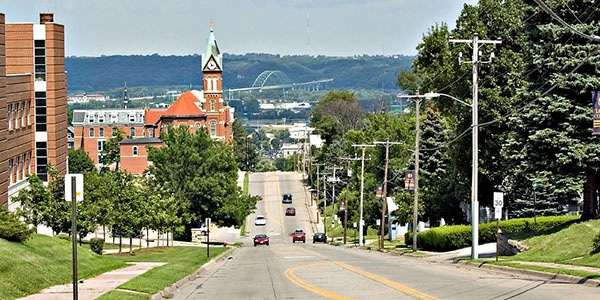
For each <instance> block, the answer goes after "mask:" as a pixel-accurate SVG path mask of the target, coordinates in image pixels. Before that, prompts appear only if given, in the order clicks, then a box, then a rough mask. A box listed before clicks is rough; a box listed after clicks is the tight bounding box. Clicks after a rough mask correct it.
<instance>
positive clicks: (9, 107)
mask: <svg viewBox="0 0 600 300" xmlns="http://www.w3.org/2000/svg"><path fill="white" fill-rule="evenodd" d="M12 128H13V126H12V104H10V103H9V104H8V130H11V129H12Z"/></svg>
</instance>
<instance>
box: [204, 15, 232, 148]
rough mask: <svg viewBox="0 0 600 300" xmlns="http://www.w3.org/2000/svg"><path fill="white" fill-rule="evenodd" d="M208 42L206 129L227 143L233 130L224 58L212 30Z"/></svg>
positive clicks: (206, 61)
mask: <svg viewBox="0 0 600 300" xmlns="http://www.w3.org/2000/svg"><path fill="white" fill-rule="evenodd" d="M210 23H211V26H210V34H209V36H208V39H207V40H206V49H205V50H204V54H203V55H202V64H201V68H202V79H203V83H204V88H203V90H202V91H203V94H204V99H203V101H202V107H201V109H202V111H203V112H204V113H205V114H206V127H208V130H209V133H210V135H211V136H212V137H225V138H224V140H225V141H229V140H231V138H232V129H231V124H230V122H231V121H232V120H230V119H231V116H230V115H229V113H230V112H229V107H226V106H225V102H224V100H223V76H222V75H223V56H222V54H221V51H220V50H219V46H218V45H217V40H216V39H215V34H214V32H213V28H212V20H211V22H210Z"/></svg>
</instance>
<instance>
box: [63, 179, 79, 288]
mask: <svg viewBox="0 0 600 300" xmlns="http://www.w3.org/2000/svg"><path fill="white" fill-rule="evenodd" d="M65 200H66V201H67V202H69V201H70V202H71V237H72V240H73V300H77V299H78V295H77V292H78V287H77V281H78V278H77V202H79V201H83V174H66V175H65Z"/></svg>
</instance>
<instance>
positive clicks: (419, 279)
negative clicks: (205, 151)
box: [173, 172, 600, 300]
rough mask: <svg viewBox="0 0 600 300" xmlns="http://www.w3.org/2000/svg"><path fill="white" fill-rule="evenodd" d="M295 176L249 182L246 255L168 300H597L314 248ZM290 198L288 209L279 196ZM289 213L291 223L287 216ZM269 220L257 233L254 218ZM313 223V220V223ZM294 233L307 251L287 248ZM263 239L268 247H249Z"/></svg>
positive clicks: (592, 294) (518, 281) (254, 177)
mask: <svg viewBox="0 0 600 300" xmlns="http://www.w3.org/2000/svg"><path fill="white" fill-rule="evenodd" d="M300 176H301V175H300V174H296V173H276V172H273V173H261V174H251V177H250V193H251V194H258V195H262V196H263V201H260V202H259V203H258V204H257V210H256V213H255V214H254V215H251V216H249V218H248V226H247V237H246V238H245V239H244V242H245V247H241V248H239V249H236V250H235V251H234V252H233V253H232V254H231V256H230V259H228V260H223V262H221V263H217V264H215V265H214V266H213V267H211V268H209V269H207V270H206V271H205V272H203V273H201V274H200V276H199V277H197V278H196V279H194V280H193V281H190V282H189V283H188V284H186V285H184V286H183V287H181V288H180V290H179V292H178V293H176V295H175V296H174V298H173V299H326V298H330V299H544V300H549V299H578V300H584V299H598V297H599V295H600V290H598V288H592V287H587V286H583V285H577V284H570V283H564V282H556V281H547V280H542V279H537V278H527V277H522V278H518V277H516V275H513V274H508V273H501V272H498V271H490V270H483V269H473V268H469V267H465V266H459V265H454V264H450V263H438V262H431V261H428V260H425V259H419V258H415V257H405V256H394V255H389V254H385V253H380V252H377V251H367V250H361V249H354V248H345V247H336V246H332V245H326V244H318V243H317V244H313V243H312V232H313V229H312V228H313V225H314V224H311V218H310V216H311V214H312V210H314V207H311V206H310V199H309V198H308V196H309V195H307V194H306V192H305V191H304V187H303V186H302V183H301V177H300ZM283 193H291V194H293V196H294V199H293V203H292V204H282V203H281V195H282V194H283ZM287 206H294V207H295V208H296V211H297V215H296V216H285V214H284V211H285V208H286V207H287ZM257 214H262V215H265V216H266V217H267V224H266V225H265V226H255V225H254V216H255V215H257ZM315 217H316V216H315ZM313 221H314V218H313ZM296 228H302V229H303V230H304V231H306V232H307V241H306V243H298V242H296V243H292V239H291V233H292V232H293V230H294V229H296ZM258 233H265V234H267V235H268V236H269V237H270V238H271V243H270V246H266V245H259V246H257V247H253V245H252V239H251V237H253V236H254V235H255V234H258Z"/></svg>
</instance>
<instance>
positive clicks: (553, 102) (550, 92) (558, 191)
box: [503, 1, 600, 220]
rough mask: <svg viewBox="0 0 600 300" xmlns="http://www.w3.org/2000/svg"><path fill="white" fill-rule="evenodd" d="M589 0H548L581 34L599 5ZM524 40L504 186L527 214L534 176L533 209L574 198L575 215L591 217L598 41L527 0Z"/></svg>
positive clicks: (543, 210) (598, 164) (593, 25)
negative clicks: (579, 206)
mask: <svg viewBox="0 0 600 300" xmlns="http://www.w3.org/2000/svg"><path fill="white" fill-rule="evenodd" d="M591 3H592V2H591V1H562V2H553V3H549V5H550V6H551V8H552V9H553V11H554V12H555V13H556V15H557V16H558V17H560V18H562V19H563V20H564V21H565V22H567V23H570V24H576V25H574V26H575V29H576V30H579V31H580V32H583V33H587V34H595V33H597V32H598V31H599V30H600V24H598V22H596V20H597V19H598V17H600V8H598V7H597V6H595V5H591ZM527 15H528V16H531V17H529V18H527V19H526V20H525V26H524V28H525V30H524V32H526V33H527V34H528V36H527V39H528V40H529V41H530V45H529V47H527V48H525V50H526V51H525V59H524V61H526V62H528V65H527V67H526V68H524V69H525V70H526V71H525V72H524V73H523V78H524V79H525V80H526V82H525V83H524V84H523V87H522V88H521V89H520V90H519V93H518V95H517V99H518V100H519V101H520V102H521V103H520V105H519V106H520V107H522V109H520V110H519V113H516V114H513V115H511V116H510V118H509V119H508V120H509V123H508V124H509V126H510V128H511V129H512V130H511V132H510V134H509V136H508V139H507V141H506V142H505V143H506V147H505V152H504V153H503V154H504V158H505V159H506V160H507V162H509V163H510V164H511V166H512V169H511V171H512V172H511V173H510V180H509V182H510V186H511V192H512V193H513V197H514V198H515V200H516V201H515V202H514V203H513V209H514V211H515V213H516V214H517V215H528V216H531V215H532V214H533V190H532V185H533V184H534V183H538V184H540V188H539V189H538V190H537V191H536V196H537V207H536V210H537V213H538V214H557V213H561V212H562V209H563V208H562V206H563V205H565V204H566V203H567V202H569V201H573V199H577V198H579V193H580V192H581V190H582V187H583V203H584V205H583V214H582V219H584V220H585V219H591V218H598V217H599V216H598V200H597V196H596V195H597V192H598V190H599V186H598V185H599V180H598V175H599V174H598V170H599V169H600V159H599V157H600V146H599V145H600V143H599V140H598V137H597V136H594V135H592V132H591V128H590V127H591V124H592V117H593V116H592V115H593V114H592V113H590V105H591V101H590V100H591V97H590V94H591V92H592V91H594V90H597V89H598V86H600V76H599V75H598V72H597V70H598V68H600V59H599V58H600V54H599V53H598V51H597V45H596V44H595V43H593V42H591V41H590V40H588V39H585V38H583V37H581V36H578V35H575V34H574V33H573V31H572V30H571V29H569V28H567V27H565V26H563V25H561V24H558V23H557V22H556V21H555V20H553V19H552V17H551V16H550V15H549V14H547V13H546V12H544V11H542V10H541V9H540V8H539V7H538V6H537V5H535V4H531V6H529V7H527Z"/></svg>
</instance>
